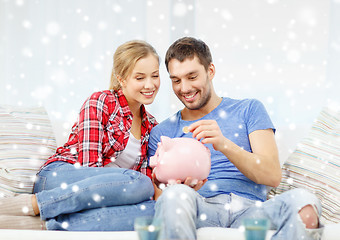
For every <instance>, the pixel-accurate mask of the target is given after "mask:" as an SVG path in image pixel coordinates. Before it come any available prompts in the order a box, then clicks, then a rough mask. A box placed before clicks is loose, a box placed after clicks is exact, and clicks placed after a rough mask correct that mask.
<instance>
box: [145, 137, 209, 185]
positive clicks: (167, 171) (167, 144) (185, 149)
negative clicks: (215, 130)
mask: <svg viewBox="0 0 340 240" xmlns="http://www.w3.org/2000/svg"><path fill="white" fill-rule="evenodd" d="M150 166H151V167H152V168H153V173H154V174H155V176H156V178H157V180H158V181H159V182H161V183H168V184H174V183H176V180H181V182H184V180H185V179H186V178H187V177H192V179H193V181H194V183H197V182H198V181H200V180H204V179H206V178H207V177H208V175H209V173H210V166H211V159H210V151H209V149H208V148H207V147H206V146H204V145H203V143H201V142H200V141H198V140H196V139H194V138H169V137H166V136H161V142H159V143H158V148H157V150H156V153H155V155H154V156H153V157H151V158H150Z"/></svg>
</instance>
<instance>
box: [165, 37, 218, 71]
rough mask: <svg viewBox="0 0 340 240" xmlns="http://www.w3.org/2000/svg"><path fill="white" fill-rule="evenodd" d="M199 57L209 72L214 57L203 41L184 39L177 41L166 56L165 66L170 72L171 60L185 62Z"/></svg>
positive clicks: (191, 38)
mask: <svg viewBox="0 0 340 240" xmlns="http://www.w3.org/2000/svg"><path fill="white" fill-rule="evenodd" d="M195 56H197V57H198V59H199V61H200V63H201V64H202V65H203V66H204V68H205V70H208V68H209V65H210V64H211V63H212V57H211V53H210V50H209V47H208V46H207V45H206V44H205V43H204V42H203V41H202V40H199V39H196V38H193V37H183V38H180V39H178V40H177V41H175V42H174V43H173V44H172V45H171V46H170V47H169V49H168V51H167V52H166V55H165V66H166V69H167V71H169V68H168V64H169V62H170V60H171V59H177V60H178V61H180V62H183V61H184V60H185V59H187V58H189V59H193V58H194V57H195Z"/></svg>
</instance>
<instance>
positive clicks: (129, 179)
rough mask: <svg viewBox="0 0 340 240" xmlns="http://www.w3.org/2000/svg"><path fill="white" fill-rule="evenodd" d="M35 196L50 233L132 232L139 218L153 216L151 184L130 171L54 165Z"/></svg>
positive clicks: (48, 168) (39, 177)
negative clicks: (54, 231) (65, 231)
mask: <svg viewBox="0 0 340 240" xmlns="http://www.w3.org/2000/svg"><path fill="white" fill-rule="evenodd" d="M33 193H36V197H37V202H38V207H39V210H40V217H41V219H42V220H45V221H46V228H47V229H48V230H69V231H77V230H79V231H91V230H93V231H131V230H133V222H134V219H135V218H136V217H138V216H149V215H153V214H154V201H153V200H151V198H152V196H153V194H154V189H153V185H152V182H151V180H150V179H149V178H148V177H147V176H145V175H144V174H141V173H140V172H137V171H133V170H129V169H123V168H90V167H79V166H78V167H77V166H75V165H72V164H69V163H65V162H53V163H51V164H49V165H47V166H45V167H44V168H42V169H41V170H40V172H39V173H38V174H37V179H36V182H35V184H34V189H33Z"/></svg>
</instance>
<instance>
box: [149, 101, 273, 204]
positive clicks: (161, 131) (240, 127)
mask: <svg viewBox="0 0 340 240" xmlns="http://www.w3.org/2000/svg"><path fill="white" fill-rule="evenodd" d="M207 119H211V120H215V121H216V122H217V123H218V125H219V127H220V129H221V131H222V134H223V135H224V136H225V137H226V138H228V139H230V140H231V141H233V142H234V143H235V144H237V145H238V146H240V147H242V148H243V149H244V150H246V151H249V152H252V150H251V146H250V142H249V137H248V136H249V134H250V133H251V132H253V131H256V130H263V129H273V131H274V132H275V128H274V126H273V123H272V122H271V120H270V118H269V116H268V113H267V111H266V109H265V107H264V106H263V104H262V103H261V102H260V101H258V100H255V99H244V100H236V99H231V98H223V99H222V102H221V103H220V104H219V105H218V106H217V107H216V108H215V109H214V110H213V111H211V112H210V113H208V114H207V115H205V116H204V117H202V118H201V119H198V120H207ZM198 120H195V121H198ZM195 121H184V120H182V118H181V113H180V111H178V112H177V113H176V114H175V115H173V116H172V117H170V118H168V119H166V120H164V121H163V122H161V123H160V124H159V125H157V126H156V127H154V128H153V129H152V130H151V133H150V139H149V150H148V157H149V158H150V157H151V156H153V155H154V154H155V152H156V149H157V143H158V142H160V137H161V136H168V137H170V138H174V137H192V133H191V132H189V133H184V132H183V130H182V129H183V127H184V126H189V125H190V124H191V123H193V122H195ZM206 146H207V147H208V148H209V150H210V152H211V171H210V174H209V177H208V182H207V183H206V184H205V185H204V186H203V187H202V188H201V189H200V190H199V191H198V192H199V193H200V194H201V195H202V196H203V197H213V196H216V195H218V194H230V193H234V194H237V195H239V196H242V197H246V198H248V199H252V200H259V201H265V200H266V194H267V189H266V186H264V185H260V184H256V183H255V182H253V181H252V180H250V179H249V178H247V177H246V176H244V175H243V174H242V173H241V172H240V171H239V170H238V169H237V168H236V167H235V166H234V164H232V163H231V162H230V161H229V160H228V158H227V157H226V156H225V155H224V154H222V153H221V152H219V151H216V150H215V149H214V148H213V146H212V145H211V144H206Z"/></svg>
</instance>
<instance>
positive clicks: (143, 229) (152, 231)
mask: <svg viewBox="0 0 340 240" xmlns="http://www.w3.org/2000/svg"><path fill="white" fill-rule="evenodd" d="M134 228H135V231H136V232H137V234H138V238H139V240H157V239H159V237H160V232H161V228H162V225H161V221H160V219H156V218H153V217H151V216H145V217H137V218H136V219H135V224H134Z"/></svg>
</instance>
